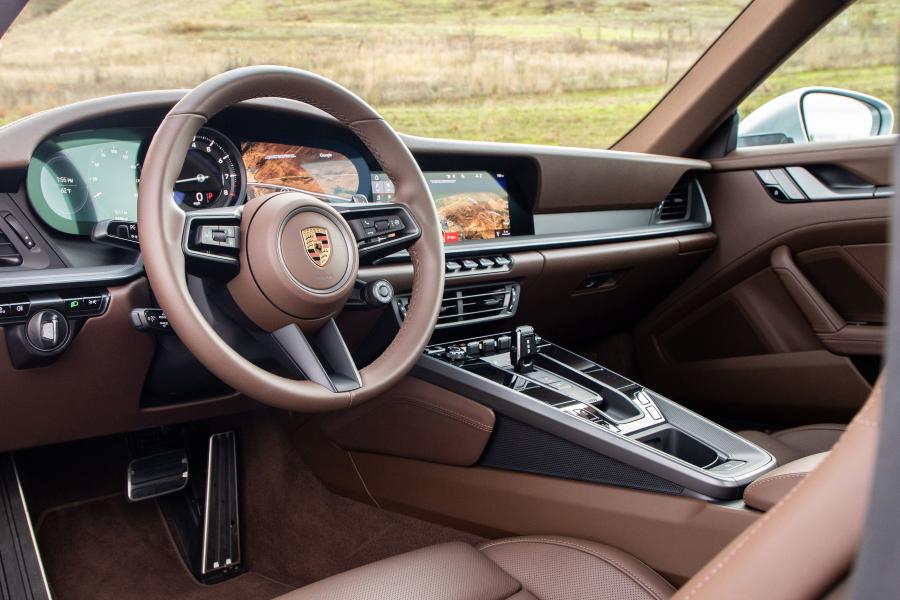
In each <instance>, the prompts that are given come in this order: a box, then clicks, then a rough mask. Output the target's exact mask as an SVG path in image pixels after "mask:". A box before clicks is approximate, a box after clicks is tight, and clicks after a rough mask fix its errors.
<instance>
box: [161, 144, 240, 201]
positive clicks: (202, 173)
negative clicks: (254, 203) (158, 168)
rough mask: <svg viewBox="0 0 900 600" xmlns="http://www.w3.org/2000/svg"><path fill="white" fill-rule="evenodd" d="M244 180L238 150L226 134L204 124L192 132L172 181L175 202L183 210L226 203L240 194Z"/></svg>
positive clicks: (235, 199)
mask: <svg viewBox="0 0 900 600" xmlns="http://www.w3.org/2000/svg"><path fill="white" fill-rule="evenodd" d="M245 181H246V178H245V177H244V164H243V161H242V160H241V154H240V151H239V150H238V149H237V148H236V147H235V146H234V144H233V143H232V142H231V140H229V139H228V138H227V137H225V136H224V135H222V134H221V133H219V132H218V131H215V130H214V129H209V128H206V127H204V128H203V129H201V130H200V131H199V132H198V133H197V135H196V136H194V141H193V142H192V143H191V148H190V150H188V153H187V157H185V160H184V166H183V167H182V169H181V174H180V175H179V176H178V179H177V180H176V181H175V191H174V197H175V202H177V203H178V204H179V205H180V206H181V207H182V208H183V209H184V210H196V209H200V208H213V207H219V206H229V205H232V204H235V203H236V202H238V201H239V200H240V198H241V197H242V196H243V194H244V189H245Z"/></svg>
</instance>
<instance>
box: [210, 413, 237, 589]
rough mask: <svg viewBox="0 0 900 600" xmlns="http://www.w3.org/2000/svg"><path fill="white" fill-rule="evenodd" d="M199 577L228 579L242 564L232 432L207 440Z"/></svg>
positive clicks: (235, 455)
mask: <svg viewBox="0 0 900 600" xmlns="http://www.w3.org/2000/svg"><path fill="white" fill-rule="evenodd" d="M208 460H209V464H208V465H207V469H206V507H205V510H204V515H203V557H202V560H201V563H200V569H201V577H203V578H207V577H208V576H211V575H216V576H222V575H227V573H228V572H230V571H235V570H238V569H239V567H238V565H239V564H240V562H241V545H240V541H241V540H240V528H239V523H238V487H237V449H236V437H235V433H234V432H233V431H227V432H225V433H217V434H215V435H212V436H210V438H209V459H208Z"/></svg>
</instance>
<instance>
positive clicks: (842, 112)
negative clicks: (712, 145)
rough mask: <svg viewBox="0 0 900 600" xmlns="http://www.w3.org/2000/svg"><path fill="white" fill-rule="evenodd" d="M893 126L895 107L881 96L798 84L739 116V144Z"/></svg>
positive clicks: (857, 134)
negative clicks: (789, 90)
mask: <svg viewBox="0 0 900 600" xmlns="http://www.w3.org/2000/svg"><path fill="white" fill-rule="evenodd" d="M893 126H894V111H893V110H891V107H890V105H889V104H888V103H887V102H885V101H883V100H879V99H878V98H875V97H873V96H869V95H866V94H861V93H859V92H853V91H850V90H842V89H838V88H826V87H809V88H801V89H798V90H794V91H792V92H788V93H787V94H784V95H782V96H779V97H777V98H775V99H773V100H770V101H769V102H766V103H765V104H763V105H762V106H760V107H759V108H757V109H756V110H754V111H753V112H752V113H750V115H748V116H747V118H746V119H744V120H742V121H741V123H740V125H739V126H738V147H747V146H763V145H771V144H795V143H806V142H822V141H837V140H849V139H859V138H866V137H872V136H877V135H886V134H889V133H891V130H892V128H893Z"/></svg>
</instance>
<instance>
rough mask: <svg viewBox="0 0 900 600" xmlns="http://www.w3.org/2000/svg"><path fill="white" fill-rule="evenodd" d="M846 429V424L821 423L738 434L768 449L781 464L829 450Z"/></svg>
mask: <svg viewBox="0 0 900 600" xmlns="http://www.w3.org/2000/svg"><path fill="white" fill-rule="evenodd" d="M846 429H847V426H846V425H839V424H836V423H820V424H817V425H804V426H802V427H794V428H792V429H784V430H782V431H775V432H772V433H766V432H764V431H739V432H738V435H740V436H741V437H744V438H746V439H748V440H750V441H751V442H753V443H754V444H756V445H757V446H759V447H761V448H763V449H764V450H767V451H768V452H769V454H771V455H772V456H774V457H775V460H777V461H778V464H779V465H784V464H787V463H789V462H791V461H795V460H797V459H798V458H804V457H807V456H810V455H812V454H818V453H819V452H828V451H829V450H831V448H832V446H834V444H835V443H836V442H837V441H838V438H840V437H841V435H842V434H843V433H844V430H846Z"/></svg>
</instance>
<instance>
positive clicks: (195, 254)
mask: <svg viewBox="0 0 900 600" xmlns="http://www.w3.org/2000/svg"><path fill="white" fill-rule="evenodd" d="M240 225H241V207H234V206H232V207H225V208H208V209H205V210H196V211H192V212H188V213H185V220H184V233H183V236H182V249H183V250H184V257H185V267H186V269H187V272H188V273H190V274H192V275H197V276H199V277H203V278H209V279H218V280H223V281H227V280H229V279H231V278H233V277H234V276H235V275H237V273H238V271H239V270H240V258H239V256H240V247H241V227H240Z"/></svg>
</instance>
